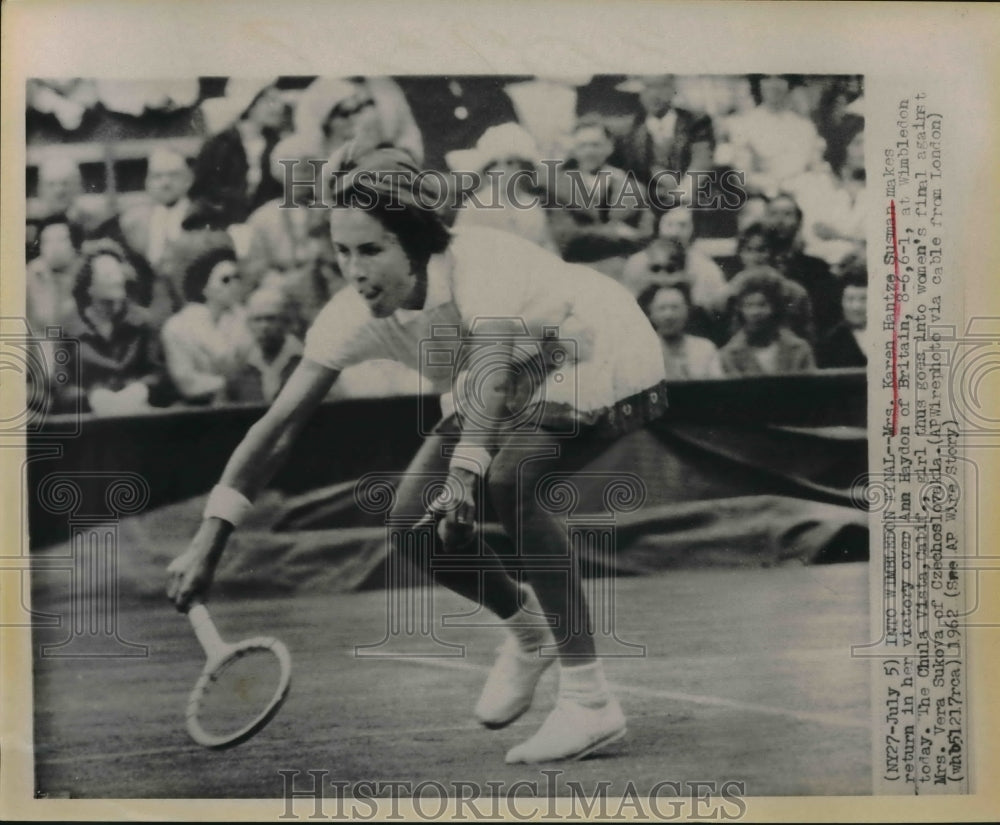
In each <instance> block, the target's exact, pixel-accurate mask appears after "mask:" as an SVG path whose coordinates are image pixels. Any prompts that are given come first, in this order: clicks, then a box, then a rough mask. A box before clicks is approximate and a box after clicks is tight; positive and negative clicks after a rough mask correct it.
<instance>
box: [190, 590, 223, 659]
mask: <svg viewBox="0 0 1000 825" xmlns="http://www.w3.org/2000/svg"><path fill="white" fill-rule="evenodd" d="M187 615H188V620H189V621H190V622H191V628H192V629H193V630H194V635H195V636H197V637H198V641H199V642H201V646H202V648H203V649H204V651H205V655H206V656H208V657H209V658H210V659H211V658H212V657H213V656H214V655H216V654H217V653H218V652H219V651H220V650H222V649H223V648H225V646H226V643H225V642H224V641H222V637H221V636H220V635H219V631H218V630H216V629H215V622H213V621H212V617H211V616H209V615H208V608H207V607H205V605H203V604H200V603H199V604H193V605H191V608H190V609H189V610H188V613H187Z"/></svg>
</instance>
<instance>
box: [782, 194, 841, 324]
mask: <svg viewBox="0 0 1000 825" xmlns="http://www.w3.org/2000/svg"><path fill="white" fill-rule="evenodd" d="M767 222H768V226H769V228H770V229H771V266H773V267H774V268H775V269H777V270H778V272H780V273H781V274H782V275H784V276H785V277H786V278H789V279H791V280H792V281H795V282H796V283H798V284H800V285H801V286H802V287H803V288H804V289H805V291H806V292H807V293H809V300H810V302H811V304H812V312H813V321H814V322H815V324H816V332H817V335H819V336H822V335H825V334H826V333H827V332H829V331H830V330H831V329H832V328H833V326H834V324H836V323H837V322H838V321H839V320H840V289H839V288H838V286H837V279H836V278H834V276H833V274H832V273H831V272H830V267H829V266H827V264H826V262H825V261H823V260H821V259H820V258H815V257H813V256H812V255H806V254H805V253H804V252H803V251H802V237H801V232H800V230H801V228H802V210H801V209H799V205H798V204H797V203H796V202H795V198H793V197H792V196H791V195H786V194H781V195H778V196H777V197H775V198H773V199H772V200H771V202H770V203H769V204H768V205H767Z"/></svg>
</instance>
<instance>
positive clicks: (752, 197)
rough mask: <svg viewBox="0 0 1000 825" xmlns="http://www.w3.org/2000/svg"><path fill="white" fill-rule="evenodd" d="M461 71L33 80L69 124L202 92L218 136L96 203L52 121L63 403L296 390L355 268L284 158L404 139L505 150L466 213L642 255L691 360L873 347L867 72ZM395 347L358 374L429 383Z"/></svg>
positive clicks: (397, 383) (787, 356) (647, 297)
mask: <svg viewBox="0 0 1000 825" xmlns="http://www.w3.org/2000/svg"><path fill="white" fill-rule="evenodd" d="M424 80H425V81H426V82H429V81H427V79H424ZM460 80H461V82H460ZM460 80H454V79H452V80H448V79H443V80H442V81H441V83H442V84H445V83H446V84H447V85H446V86H443V87H442V88H441V89H438V88H437V87H434V89H431V88H430V87H427V88H426V89H424V87H423V86H421V85H420V83H419V80H415V81H410V82H409V84H408V83H407V81H406V80H405V79H403V78H400V79H399V81H398V82H397V81H394V80H391V79H388V78H345V79H332V78H318V79H314V80H309V79H305V80H304V81H303V82H301V83H295V84H291V85H289V84H287V83H285V84H283V83H281V82H279V79H277V78H270V79H260V80H250V79H236V78H231V79H229V80H228V81H226V82H225V85H224V86H220V87H219V88H218V92H220V93H216V94H214V95H213V96H209V97H205V96H204V95H203V94H202V93H203V91H204V88H205V84H203V85H202V87H201V91H199V88H198V87H189V85H190V84H181V85H178V86H177V88H173V87H171V88H169V89H167V90H166V91H163V93H162V94H161V93H160V92H157V91H156V89H153V88H152V86H153V85H155V84H147V86H148V87H149V88H146V87H144V86H143V85H142V84H141V83H139V84H136V83H132V84H131V85H129V86H128V88H127V89H126V88H124V87H122V88H119V87H117V86H115V84H100V83H93V82H89V83H88V82H82V81H81V82H78V83H70V82H68V81H67V82H65V83H62V84H59V83H55V82H54V81H53V82H49V81H36V82H33V84H32V86H31V88H30V90H29V91H30V92H31V93H30V94H29V105H30V106H34V107H35V108H34V110H33V111H32V112H29V123H30V122H31V121H32V117H34V118H35V120H36V121H38V119H39V118H42V121H40V122H43V123H44V122H45V121H44V118H49V119H50V120H52V119H54V121H53V122H55V121H58V126H57V127H56V126H53V128H58V129H63V130H70V131H72V130H74V129H81V128H84V127H85V126H86V124H87V123H88V122H89V121H88V120H87V117H90V115H87V114H86V113H87V112H90V111H91V109H92V108H93V107H94V106H100V105H101V104H100V101H102V100H103V101H105V102H104V105H106V106H108V107H109V108H113V110H114V112H115V113H116V117H124V116H126V115H127V116H130V117H134V118H137V119H141V118H143V117H147V118H148V117H151V116H152V115H151V114H150V112H151V111H152V112H161V110H164V109H165V110H168V111H177V110H178V109H180V108H184V107H189V108H190V107H195V108H196V109H197V112H198V115H199V116H198V117H189V118H188V120H189V121H190V122H191V123H192V124H195V125H194V126H192V127H191V129H192V130H193V133H194V134H197V135H199V136H200V140H199V142H198V146H197V147H195V149H194V150H191V149H190V148H182V147H181V146H180V145H178V144H177V143H176V142H174V141H172V140H171V138H169V137H167V138H163V139H162V140H158V141H155V142H154V143H155V145H151V147H150V149H149V151H148V153H147V154H146V156H145V157H144V161H145V163H144V176H145V178H144V193H143V195H142V197H141V198H132V199H130V200H129V202H128V203H127V204H125V203H124V202H123V203H122V204H117V203H116V201H115V200H114V199H113V198H112V199H110V200H108V201H107V202H105V203H104V205H103V206H104V208H103V209H102V208H101V205H100V204H98V206H95V205H94V202H95V200H94V198H92V197H90V198H87V197H84V196H85V195H86V194H87V187H86V186H85V183H84V179H83V176H82V174H81V169H80V166H79V164H77V163H76V162H74V161H72V160H70V159H68V158H67V157H65V156H62V155H61V154H60V153H59V152H58V151H52V147H46V149H47V151H46V153H45V155H44V159H43V160H42V161H41V162H40V163H39V164H38V168H37V175H36V182H37V183H36V191H35V192H34V197H33V198H32V200H31V203H30V204H29V206H30V208H29V224H28V230H27V235H26V237H27V258H28V262H27V271H26V284H25V286H26V296H27V307H26V317H27V320H28V324H29V326H30V329H31V332H32V334H33V335H35V336H37V337H44V336H45V333H46V331H47V330H51V329H52V328H60V329H61V330H62V331H63V334H64V335H65V336H66V337H68V338H71V339H75V340H76V341H78V342H79V358H80V370H79V371H78V372H77V379H76V381H74V382H70V383H69V384H68V385H59V386H56V385H55V384H54V383H53V386H52V388H51V389H52V391H51V392H50V393H48V394H46V395H45V397H46V398H47V399H48V400H49V403H51V404H52V405H53V409H54V410H59V409H63V408H65V409H69V408H73V407H74V405H77V404H82V405H83V406H84V408H85V409H90V410H92V411H93V412H95V413H98V414H102V413H106V414H112V413H132V412H138V411H141V410H144V409H148V408H150V407H151V406H152V407H156V406H169V405H173V404H179V405H206V404H216V403H226V402H235V403H241V402H247V403H262V402H269V401H271V400H272V399H273V398H274V397H275V395H276V394H277V393H278V391H279V390H280V388H281V386H282V384H283V383H284V381H285V380H286V379H287V377H288V375H289V374H290V373H291V371H292V370H293V369H294V367H295V365H296V364H297V363H298V361H299V359H300V358H301V357H302V347H301V339H302V336H303V335H304V333H305V331H306V329H308V326H309V324H310V323H311V321H312V319H313V318H314V317H315V316H316V314H317V313H318V312H319V310H320V308H321V307H322V306H323V305H324V304H325V302H326V301H327V300H329V298H330V297H331V296H332V295H333V294H334V293H335V292H336V291H337V290H338V289H340V288H342V287H343V285H344V281H343V279H342V278H341V276H340V273H339V271H338V268H337V262H336V256H335V254H334V251H333V247H332V243H331V241H330V236H329V231H328V228H327V224H326V220H327V216H328V210H326V209H323V208H316V207H317V201H318V200H320V199H325V197H326V195H327V194H328V193H327V192H326V191H325V190H324V189H323V187H320V188H318V189H317V188H313V187H309V186H296V187H291V188H290V190H289V191H287V192H286V187H285V185H284V184H285V181H286V180H287V179H288V178H289V176H290V177H291V178H292V179H294V180H297V181H303V180H310V179H312V178H313V176H314V174H315V167H314V163H311V162H310V161H316V160H326V161H328V162H329V164H330V167H329V168H336V166H337V165H338V164H339V163H340V162H341V161H343V160H344V158H345V157H348V156H354V157H356V156H358V155H360V154H362V153H363V152H364V150H366V149H369V148H375V147H376V146H380V145H393V146H396V147H398V148H401V149H404V150H405V151H407V152H408V153H409V154H410V155H411V156H412V157H413V161H414V164H415V165H416V166H431V167H434V168H439V169H440V171H441V172H442V173H443V174H442V179H444V180H445V181H448V180H449V178H448V177H447V176H448V175H451V176H453V178H452V180H454V179H456V178H457V176H459V175H460V174H463V173H475V174H477V175H479V176H480V177H479V180H481V181H482V182H483V184H482V188H481V189H480V190H479V191H474V192H471V193H468V197H467V198H466V200H465V202H464V203H459V204H452V205H451V210H450V213H449V214H448V215H447V216H446V217H447V219H448V220H449V221H451V222H453V225H454V227H455V229H456V230H458V231H460V230H461V229H462V227H464V226H468V225H487V226H492V227H496V228H501V229H504V230H506V231H509V232H513V233H516V234H518V235H521V236H523V237H526V238H528V239H530V240H532V241H533V242H535V243H537V244H539V245H541V246H543V247H546V248H548V249H550V250H552V251H553V252H554V253H556V254H559V255H561V256H562V257H563V258H564V259H566V260H567V261H575V262H580V263H584V264H586V265H588V266H591V267H594V268H596V269H599V270H600V271H602V272H604V273H605V274H606V275H608V276H609V277H612V278H615V279H617V280H619V281H620V282H621V283H622V284H623V285H624V286H625V287H626V288H628V289H629V290H631V291H632V293H633V294H634V295H635V296H636V299H637V301H638V302H639V304H640V305H641V306H642V308H643V310H644V311H645V312H646V314H647V315H648V317H649V319H650V322H651V324H652V325H653V327H654V328H655V329H656V331H657V332H658V334H659V336H660V338H661V342H662V347H663V354H664V363H665V365H666V368H667V373H668V376H669V377H670V378H671V379H672V380H685V379H709V378H722V377H724V376H730V375H757V374H778V373H789V372H799V371H806V370H812V369H817V368H834V367H858V366H864V365H865V364H866V363H867V353H868V349H869V343H868V336H867V330H866V317H865V316H866V310H865V307H866V294H867V277H866V269H865V251H864V218H865V213H864V191H865V174H864V169H865V167H864V129H863V127H864V120H863V115H862V107H863V98H862V88H861V83H860V79H859V78H856V77H842V76H821V77H800V76H788V75H770V76H749V77H739V76H727V77H723V76H718V77H674V76H671V75H660V76H651V77H633V78H626V79H620V78H618V79H614V78H609V77H607V76H599V77H594V78H590V79H586V80H584V79H579V80H577V81H574V82H572V83H571V82H569V81H567V82H565V83H562V84H561V85H560V84H558V83H556V84H555V86H553V83H554V81H541V80H534V79H529V80H524V79H517V80H516V82H515V81H513V80H512V81H511V82H510V93H509V100H508V102H507V104H506V107H504V106H499V105H496V103H495V95H496V94H497V90H496V88H495V87H496V85H497V84H496V83H494V84H493V86H492V87H481V88H483V89H484V91H483V95H482V96H483V99H484V100H486V101H488V102H489V105H484V106H480V107H478V108H477V107H476V105H475V95H474V94H472V92H471V91H470V88H472V87H471V86H470V83H471V81H465V80H462V79H460ZM463 84H465V85H463ZM536 84H537V88H534V87H535V85H536ZM181 86H183V88H181ZM161 91H162V90H161ZM126 92H127V93H126ZM491 95H492V97H491ZM431 99H433V100H434V101H435V106H436V107H437V108H436V109H435V110H434V111H432V112H431V111H428V110H427V108H426V106H425V105H424V104H425V103H426V101H427V100H431ZM449 101H450V102H449ZM140 104H141V105H140ZM451 104H455V105H454V108H453V111H450V110H449V111H445V112H444V113H443V114H442V112H441V111H439V110H440V109H441V108H442V107H444V108H445V109H446V110H447V108H448V106H450V105H451ZM81 107H82V108H81ZM157 107H159V109H158V108H157ZM123 113H124V114H123ZM491 113H492V114H491ZM85 115H86V117H85ZM157 116H162V115H157ZM473 116H474V119H475V118H479V119H480V120H481V122H482V124H483V128H481V129H480V130H479V132H478V135H477V136H470V135H469V131H468V129H467V128H466V127H467V125H468V124H466V121H468V120H469V118H470V117H473ZM449 117H450V118H451V119H452V120H454V122H455V131H454V133H453V132H451V131H450V130H449V129H448V123H449V120H448V118H449ZM491 118H492V119H493V120H494V121H499V122H490V121H491ZM81 124H84V126H81ZM462 124H465V125H462ZM51 125H52V124H50V126H51ZM30 131H31V130H29V134H30ZM458 134H462V135H465V136H466V138H465V145H462V142H461V141H459V140H458V138H457V137H456V135H458ZM456 144H457V145H456ZM448 147H451V148H448ZM55 148H58V147H55ZM446 149H447V151H446ZM289 173H290V174H289ZM729 173H736V174H737V175H738V177H736V178H733V177H730V178H729V181H730V184H729V187H728V189H727V187H726V185H725V183H724V181H725V180H726V178H725V175H727V174H729ZM734 180H738V181H739V187H738V189H734V188H733V185H732V181H734ZM508 184H509V185H508ZM445 185H446V186H447V185H448V183H446V184H445ZM463 191H464V190H463ZM733 196H736V197H735V200H734V199H733ZM356 369H358V368H356ZM371 370H372V371H371V372H369V373H363V374H362V375H360V377H358V378H355V380H354V381H353V382H352V381H351V380H347V381H345V382H343V383H344V384H345V385H346V386H348V387H351V386H354V387H360V388H362V389H361V392H362V393H364V392H366V391H373V392H381V393H393V392H411V391H414V390H415V389H416V388H417V387H418V386H419V377H418V376H416V375H414V374H410V371H408V370H403V369H402V368H400V369H399V370H394V369H393V368H391V367H389V366H387V365H384V364H378V365H372V367H371ZM366 387H367V390H366V389H364V388H366ZM376 387H377V389H376ZM340 391H341V392H343V389H341V390H340Z"/></svg>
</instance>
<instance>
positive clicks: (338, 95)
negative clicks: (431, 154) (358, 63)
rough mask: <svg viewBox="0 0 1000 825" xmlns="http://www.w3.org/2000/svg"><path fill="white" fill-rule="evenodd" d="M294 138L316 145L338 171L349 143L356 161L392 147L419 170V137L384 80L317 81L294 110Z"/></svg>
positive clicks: (400, 98)
mask: <svg viewBox="0 0 1000 825" xmlns="http://www.w3.org/2000/svg"><path fill="white" fill-rule="evenodd" d="M295 133H296V135H298V136H300V137H301V138H302V139H303V140H306V141H308V142H310V143H311V144H313V145H316V146H319V147H320V148H321V149H322V150H323V154H322V157H324V158H329V159H330V161H331V168H339V167H340V160H341V157H340V156H341V152H342V150H344V149H345V147H347V146H348V145H349V144H353V145H352V146H351V153H352V154H353V156H355V157H357V156H359V155H362V154H365V153H366V152H367V151H368V150H370V149H374V148H376V147H377V146H395V147H396V148H397V149H401V150H403V151H404V152H406V153H407V154H408V155H410V157H411V158H413V162H414V164H415V165H417V166H420V165H421V164H422V163H423V158H424V146H423V136H422V135H421V133H420V128H419V127H418V126H417V122H416V120H415V119H414V117H413V112H412V111H411V110H410V105H409V103H408V102H407V100H406V97H405V96H404V95H403V91H402V89H400V88H399V85H398V84H397V83H396V82H395V81H394V80H392V79H391V78H388V77H353V78H350V79H348V80H344V79H341V78H333V77H320V78H317V79H316V80H314V81H313V82H312V83H310V84H309V86H308V87H306V89H305V90H304V91H303V92H302V94H301V96H300V97H299V100H298V102H297V103H296V105H295Z"/></svg>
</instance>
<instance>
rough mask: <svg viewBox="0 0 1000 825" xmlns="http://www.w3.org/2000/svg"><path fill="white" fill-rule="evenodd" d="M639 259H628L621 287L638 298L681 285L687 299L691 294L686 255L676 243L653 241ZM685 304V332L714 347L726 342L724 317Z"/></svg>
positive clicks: (692, 290) (703, 308)
mask: <svg viewBox="0 0 1000 825" xmlns="http://www.w3.org/2000/svg"><path fill="white" fill-rule="evenodd" d="M642 256H643V257H642V258H641V259H638V258H636V256H635V255H633V256H632V257H631V258H630V259H629V263H628V264H627V265H626V268H625V273H624V275H623V278H622V283H623V285H624V286H625V287H626V288H628V289H629V290H630V291H631V293H632V294H633V295H635V296H636V297H637V298H638V296H639V295H641V294H642V293H643V292H645V291H646V290H647V289H648V288H649V287H651V286H675V285H676V284H678V283H683V284H684V286H685V287H686V288H687V291H688V296H689V297H690V296H692V295H693V294H694V284H692V282H691V278H690V275H689V273H688V272H687V268H686V267H687V253H686V252H685V251H684V246H683V245H682V244H681V243H680V242H679V241H675V240H671V239H669V238H664V237H657V238H654V239H653V242H652V243H651V244H650V245H649V246H648V247H647V248H646V249H645V250H643V252H642ZM688 303H689V304H690V306H689V307H688V313H687V316H688V317H687V325H686V326H685V328H684V331H685V332H687V333H688V334H690V335H695V336H699V337H702V338H708V339H710V340H712V341H715V342H717V343H718V342H720V341H727V340H729V335H728V333H727V327H726V324H725V318H724V316H722V315H721V314H719V313H717V312H711V311H709V310H707V309H705V307H703V306H701V305H699V304H698V303H695V302H694V301H689V302H688Z"/></svg>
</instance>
